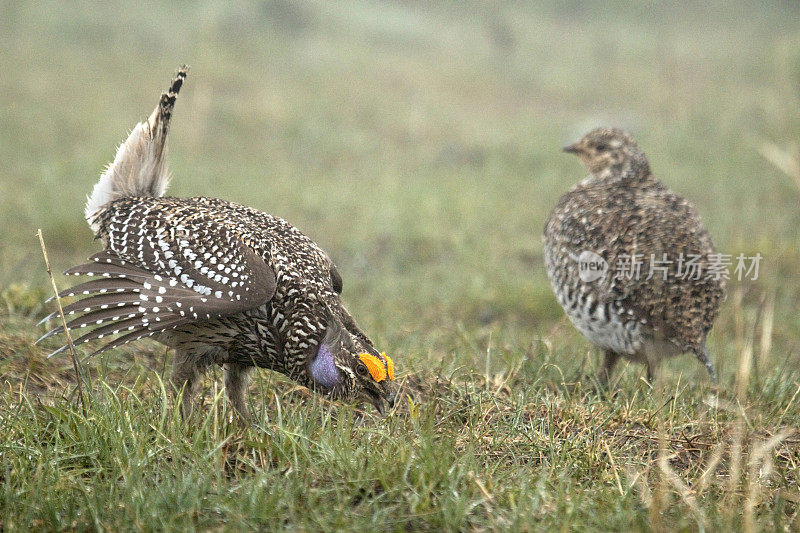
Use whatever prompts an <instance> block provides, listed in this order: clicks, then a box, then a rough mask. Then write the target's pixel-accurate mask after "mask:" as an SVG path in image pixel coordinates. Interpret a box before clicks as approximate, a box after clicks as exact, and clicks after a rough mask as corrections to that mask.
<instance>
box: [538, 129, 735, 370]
mask: <svg viewBox="0 0 800 533" xmlns="http://www.w3.org/2000/svg"><path fill="white" fill-rule="evenodd" d="M564 150H565V151H566V152H570V153H574V154H576V155H577V156H578V158H579V159H580V160H581V162H582V163H583V164H584V165H585V166H586V167H587V168H588V170H589V172H590V173H591V174H590V175H589V176H588V177H587V178H586V179H584V180H583V181H582V182H580V183H579V184H578V185H576V186H575V187H573V188H572V189H571V190H570V191H569V192H567V193H566V194H565V195H563V196H562V197H561V199H560V200H559V201H558V204H557V205H556V207H555V208H554V209H553V211H552V212H551V213H550V216H549V217H548V219H547V223H546V224H545V228H544V260H545V266H546V268H547V274H548V276H549V278H550V282H551V284H552V286H553V290H554V291H555V294H556V297H557V298H558V302H559V303H560V304H561V306H562V307H563V308H564V310H565V311H566V313H567V315H568V316H569V318H570V320H572V322H573V324H575V327H576V328H578V330H579V331H580V332H581V333H583V335H584V336H586V338H588V339H589V340H590V341H591V342H592V343H593V344H595V345H597V346H599V347H600V348H601V349H603V350H604V352H605V360H604V363H603V365H602V367H601V369H600V372H599V375H598V379H599V381H600V382H601V383H606V382H607V380H608V378H609V374H610V373H611V370H612V369H613V367H614V365H615V364H616V362H617V360H618V359H619V357H620V356H624V357H627V358H628V359H631V360H634V361H639V362H641V363H644V364H645V365H647V377H648V379H649V380H652V379H653V377H654V373H655V369H656V366H657V364H658V363H659V362H660V361H661V360H662V359H664V358H666V357H670V356H673V355H677V354H681V353H686V352H692V353H694V354H695V355H696V356H697V358H698V359H699V360H700V362H702V363H703V364H704V365H705V367H706V369H707V370H708V373H709V375H710V376H711V379H712V381H714V383H716V376H715V374H714V368H713V366H712V364H711V361H710V360H709V357H708V351H707V350H706V336H707V335H708V332H709V330H710V329H711V326H712V325H713V323H714V320H715V319H716V317H717V313H718V310H719V304H720V301H721V300H722V298H723V296H724V292H725V278H726V277H727V272H726V271H725V270H724V269H723V268H722V264H721V259H720V255H719V254H717V253H716V252H715V250H714V245H713V243H712V242H711V237H710V236H709V235H708V232H706V230H705V229H704V228H703V226H702V224H701V222H700V218H699V216H698V214H697V212H696V211H695V209H694V207H692V205H691V204H690V203H689V202H688V201H686V200H685V199H683V198H681V197H680V196H677V195H675V194H674V193H672V192H671V191H670V190H669V189H667V187H665V186H664V185H663V184H662V183H661V182H660V181H658V180H657V179H656V178H655V177H654V176H653V175H652V174H651V172H650V166H649V164H648V162H647V158H646V157H645V155H644V153H642V151H641V150H640V149H639V147H638V146H637V144H636V142H635V141H634V140H633V138H632V137H631V136H630V135H629V134H628V133H626V132H624V131H622V130H618V129H605V128H600V129H595V130H593V131H591V132H589V133H588V134H586V135H585V136H584V137H583V138H582V139H580V140H579V141H577V142H576V143H574V144H571V145H569V146H567V147H565V148H564Z"/></svg>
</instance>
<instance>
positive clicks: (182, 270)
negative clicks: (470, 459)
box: [40, 67, 394, 417]
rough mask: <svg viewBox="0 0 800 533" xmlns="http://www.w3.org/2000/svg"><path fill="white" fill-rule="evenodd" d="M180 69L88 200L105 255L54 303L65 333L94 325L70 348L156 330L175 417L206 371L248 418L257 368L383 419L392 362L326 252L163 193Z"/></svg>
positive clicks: (262, 224) (236, 210)
mask: <svg viewBox="0 0 800 533" xmlns="http://www.w3.org/2000/svg"><path fill="white" fill-rule="evenodd" d="M186 73H187V68H186V67H183V68H181V69H180V70H179V71H178V73H177V75H176V77H175V79H174V80H173V82H172V85H171V86H170V88H169V90H168V91H167V92H166V93H164V94H162V96H161V100H160V101H159V104H158V106H157V107H156V109H155V111H153V113H152V115H150V117H149V118H148V119H147V121H145V122H142V123H139V124H137V125H136V127H135V128H134V129H133V131H132V132H131V134H130V136H129V137H128V139H127V140H126V141H125V142H124V143H123V144H122V145H121V146H120V147H119V150H118V151H117V155H116V157H115V158H114V161H113V163H111V165H110V166H109V167H108V169H107V170H106V171H105V172H104V173H103V175H102V176H101V178H100V181H99V183H97V185H95V187H94V190H93V192H92V195H91V196H90V197H89V200H88V202H87V204H86V220H87V221H88V222H89V224H90V226H91V227H92V230H94V232H95V235H96V236H97V238H99V239H101V240H102V242H103V244H104V250H103V251H102V252H100V253H97V254H95V255H94V256H92V257H91V258H90V262H89V263H87V264H84V265H80V266H76V267H74V268H71V269H69V270H68V271H67V272H66V274H72V275H84V276H95V277H99V279H96V280H92V281H88V282H86V283H82V284H80V285H77V286H74V287H72V288H70V289H67V290H65V291H63V292H62V293H61V294H60V295H59V296H61V297H65V296H73V295H86V297H84V298H83V299H81V300H78V301H77V302H75V303H72V304H71V305H68V306H66V307H65V308H64V312H65V313H66V314H69V315H78V317H77V318H74V319H72V320H71V321H70V322H69V323H68V324H67V327H68V328H69V329H71V330H72V329H79V328H92V329H90V330H89V331H88V332H86V333H85V334H84V335H82V336H81V337H79V338H78V339H76V341H75V344H82V343H85V342H88V341H91V340H95V339H105V338H108V337H114V336H116V338H114V339H113V340H112V341H111V342H109V343H107V344H105V345H104V346H102V347H101V348H100V349H99V350H97V351H96V352H95V353H100V352H103V351H105V350H108V349H109V348H112V347H115V346H119V345H121V344H125V343H128V342H130V341H134V340H137V339H140V338H142V337H149V336H152V337H153V338H155V339H156V340H158V341H159V342H161V343H163V344H166V345H167V346H170V347H173V348H174V349H175V357H174V361H175V362H174V368H173V373H172V378H171V379H172V383H173V385H174V387H175V388H176V390H177V391H181V390H183V403H182V406H181V407H182V410H183V411H184V412H187V411H189V410H190V409H191V405H192V404H191V396H192V392H193V390H194V389H195V387H196V385H197V383H198V381H199V378H200V377H201V375H202V373H203V371H204V370H205V369H206V368H207V367H208V366H209V365H210V364H212V363H216V364H219V365H222V366H223V367H224V375H225V386H226V389H227V394H228V397H229V398H230V400H231V403H232V404H233V406H234V407H235V409H236V410H237V411H239V413H241V414H242V415H243V416H245V417H246V416H247V409H246V406H245V400H244V392H245V389H246V388H247V374H248V371H249V370H251V369H252V368H253V367H261V368H268V369H271V370H275V371H278V372H281V373H283V374H285V375H287V376H289V377H290V378H292V379H294V380H295V381H297V382H299V383H301V384H302V385H305V386H307V387H309V388H311V389H313V390H316V391H319V392H321V393H323V394H326V395H327V396H329V397H330V398H332V399H340V400H344V401H354V402H360V401H368V402H370V403H372V404H373V405H374V406H375V407H376V409H378V411H379V412H381V413H383V411H384V401H386V402H388V403H389V404H390V405H391V404H392V403H393V398H394V394H393V386H392V384H391V383H390V381H391V380H393V379H394V368H393V364H392V360H391V359H390V358H389V357H388V356H386V355H385V354H382V353H379V352H378V351H377V350H376V349H375V346H374V345H373V343H372V341H371V340H370V339H369V338H368V337H367V336H366V335H365V334H364V333H363V332H362V331H361V330H360V329H359V327H358V326H357V325H356V323H355V321H354V320H353V318H352V317H351V316H350V314H349V313H348V312H347V310H346V309H345V307H344V305H343V304H342V300H341V297H340V293H341V290H342V279H341V277H340V276H339V273H338V272H337V270H336V267H335V265H334V264H333V262H332V261H331V259H330V258H329V257H328V255H327V254H326V253H325V252H324V251H322V250H321V249H320V248H319V247H318V246H317V245H316V244H314V243H313V242H312V241H311V240H310V239H309V238H308V237H306V236H305V235H304V234H302V233H301V232H300V231H299V230H298V229H296V228H295V227H294V226H292V225H290V224H289V223H288V222H286V221H284V220H282V219H280V218H278V217H275V216H272V215H268V214H266V213H263V212H261V211H257V210H255V209H251V208H249V207H244V206H241V205H237V204H233V203H230V202H226V201H224V200H218V199H214V198H202V197H198V198H171V197H165V196H163V195H164V192H165V190H166V187H167V182H168V174H167V165H166V162H165V156H166V138H167V131H168V129H169V122H170V117H171V115H172V111H173V107H174V104H175V99H176V97H177V95H178V91H179V90H180V88H181V85H182V84H183V82H184V80H185V79H186ZM55 316H58V313H53V314H52V315H50V316H49V317H47V318H46V319H45V320H48V319H51V318H54V317H55ZM61 331H63V328H62V327H58V328H56V329H54V330H52V331H50V332H49V333H47V334H46V335H45V336H44V337H42V338H43V339H44V338H46V337H49V336H50V335H54V334H56V333H60V332H61ZM40 340H41V339H40ZM64 348H65V347H62V348H61V349H60V350H58V351H56V352H55V353H58V352H59V351H62V350H64ZM51 355H53V354H51Z"/></svg>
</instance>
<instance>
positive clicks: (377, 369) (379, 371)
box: [358, 353, 394, 382]
mask: <svg viewBox="0 0 800 533" xmlns="http://www.w3.org/2000/svg"><path fill="white" fill-rule="evenodd" d="M381 355H382V356H383V357H384V358H385V359H386V365H384V364H383V361H381V360H380V359H379V358H377V357H375V356H374V355H372V354H369V353H360V354H358V358H359V359H361V362H362V363H364V365H366V367H367V370H369V375H370V376H372V379H374V380H375V381H378V382H380V381H383V380H384V379H386V377H387V375H388V377H389V379H390V380H392V379H394V363H393V362H392V360H391V359H390V358H389V356H388V355H386V354H385V353H382V354H381Z"/></svg>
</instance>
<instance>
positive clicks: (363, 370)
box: [356, 363, 369, 376]
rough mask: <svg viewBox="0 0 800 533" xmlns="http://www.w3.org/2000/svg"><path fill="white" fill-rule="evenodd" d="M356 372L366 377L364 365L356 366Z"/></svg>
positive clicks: (367, 372)
mask: <svg viewBox="0 0 800 533" xmlns="http://www.w3.org/2000/svg"><path fill="white" fill-rule="evenodd" d="M356 372H358V373H359V374H360V375H362V376H366V375H367V374H369V371H368V370H367V367H366V365H365V364H364V363H359V364H358V366H357V367H356Z"/></svg>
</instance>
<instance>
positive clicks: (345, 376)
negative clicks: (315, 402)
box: [308, 316, 395, 414]
mask: <svg viewBox="0 0 800 533" xmlns="http://www.w3.org/2000/svg"><path fill="white" fill-rule="evenodd" d="M327 324H328V325H327V329H326V331H325V335H324V336H323V338H322V340H321V342H320V343H319V346H318V347H317V348H316V354H314V356H313V357H312V358H311V359H310V361H309V363H308V374H309V376H310V378H311V379H310V382H311V387H312V388H313V389H314V390H316V391H318V392H321V393H322V394H325V395H327V396H328V397H330V398H331V399H334V400H343V401H348V402H354V403H357V402H369V403H371V404H372V405H373V406H375V408H376V409H377V410H378V412H379V413H381V414H384V412H385V404H386V403H388V405H389V406H390V407H391V406H393V405H394V395H395V391H394V384H393V381H394V363H393V362H392V359H391V358H390V357H389V356H388V355H386V354H385V353H378V352H377V351H376V350H375V348H373V347H372V346H371V345H367V344H366V343H365V342H364V341H362V340H361V339H360V338H358V337H357V336H355V335H353V334H352V333H351V332H350V331H348V330H347V329H346V328H345V327H344V326H343V325H342V324H341V322H340V321H339V320H338V319H337V318H335V317H333V316H329V318H328V320H327Z"/></svg>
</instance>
